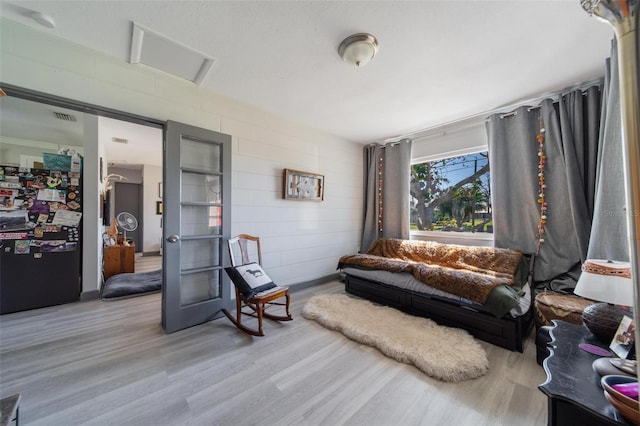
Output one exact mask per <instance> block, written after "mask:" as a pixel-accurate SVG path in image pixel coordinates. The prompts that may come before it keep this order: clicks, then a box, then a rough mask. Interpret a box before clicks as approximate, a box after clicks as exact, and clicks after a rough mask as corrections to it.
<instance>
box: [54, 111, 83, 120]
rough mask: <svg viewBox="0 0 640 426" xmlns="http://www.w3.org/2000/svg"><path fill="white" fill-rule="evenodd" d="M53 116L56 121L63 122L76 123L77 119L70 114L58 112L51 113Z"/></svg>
mask: <svg viewBox="0 0 640 426" xmlns="http://www.w3.org/2000/svg"><path fill="white" fill-rule="evenodd" d="M53 115H54V116H55V117H56V118H57V119H58V120H64V121H74V122H75V121H78V119H77V118H76V116H75V115H71V114H67V113H66V112H58V111H53Z"/></svg>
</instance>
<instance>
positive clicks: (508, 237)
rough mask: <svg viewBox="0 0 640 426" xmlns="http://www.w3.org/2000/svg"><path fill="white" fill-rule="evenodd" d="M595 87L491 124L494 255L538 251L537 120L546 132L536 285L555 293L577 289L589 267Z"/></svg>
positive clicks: (596, 112)
mask: <svg viewBox="0 0 640 426" xmlns="http://www.w3.org/2000/svg"><path fill="white" fill-rule="evenodd" d="M600 109H601V108H600V94H599V89H598V87H597V86H596V87H592V88H589V89H587V90H586V91H585V92H584V93H583V92H582V91H580V90H577V91H572V92H569V93H566V94H563V95H561V96H560V97H559V100H558V102H557V103H554V102H553V100H551V99H545V100H543V101H542V102H541V104H540V106H539V107H538V108H528V107H520V108H518V109H517V110H516V111H515V114H514V115H509V116H508V117H504V116H502V115H500V114H494V115H493V116H491V117H490V118H489V119H488V122H487V132H488V140H489V162H490V164H491V198H492V204H493V224H494V239H495V245H496V247H508V248H514V249H519V250H522V251H524V252H529V253H533V252H535V251H536V247H537V240H538V238H537V226H538V222H539V220H540V205H539V204H538V202H537V199H538V193H539V186H538V142H537V140H536V135H537V133H538V129H539V118H540V116H541V117H542V119H543V123H544V128H545V130H546V131H545V133H544V137H545V155H546V158H547V159H546V164H545V169H544V174H545V183H546V185H547V188H546V191H545V200H546V202H547V211H546V214H547V223H546V225H545V233H544V236H543V238H544V243H543V244H542V245H541V249H540V252H539V253H538V256H537V257H536V264H535V270H534V278H535V280H536V281H538V282H545V285H546V286H548V287H549V288H552V289H554V290H561V291H570V290H571V289H572V288H573V287H575V281H576V280H577V277H578V276H579V270H580V265H581V263H582V262H583V261H584V260H585V259H586V254H587V247H588V241H589V233H590V229H591V217H592V214H593V188H594V185H595V175H596V153H597V146H598V136H599V123H600Z"/></svg>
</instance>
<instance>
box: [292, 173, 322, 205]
mask: <svg viewBox="0 0 640 426" xmlns="http://www.w3.org/2000/svg"><path fill="white" fill-rule="evenodd" d="M282 198H284V199H285V200H300V201H323V200H324V175H319V174H316V173H311V172H303V171H301V170H293V169H284V171H283V173H282Z"/></svg>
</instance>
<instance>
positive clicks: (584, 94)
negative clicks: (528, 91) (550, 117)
mask: <svg viewBox="0 0 640 426" xmlns="http://www.w3.org/2000/svg"><path fill="white" fill-rule="evenodd" d="M593 86H594V85H591V86H588V87H585V89H588V88H589V87H593ZM574 90H577V89H574ZM570 91H571V90H570ZM563 93H566V92H563ZM559 96H560V95H559ZM582 96H587V91H586V90H584V91H583V92H582ZM545 99H546V98H545ZM552 99H553V98H552ZM540 102H542V100H541V101H540ZM558 102H560V100H559V99H555V100H554V101H553V103H554V104H557V103H558ZM541 107H542V105H534V106H530V107H529V108H527V112H531V111H533V110H534V109H539V108H541ZM518 108H519V107H518ZM512 115H518V110H517V109H515V110H514V111H511V112H506V113H504V114H500V118H506V117H511V116H512Z"/></svg>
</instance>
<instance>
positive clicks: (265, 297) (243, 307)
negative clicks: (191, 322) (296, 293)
mask: <svg viewBox="0 0 640 426" xmlns="http://www.w3.org/2000/svg"><path fill="white" fill-rule="evenodd" d="M228 246H229V258H230V259H231V266H232V268H230V269H233V268H235V267H238V266H242V265H248V264H251V263H252V262H255V261H256V260H257V264H258V265H260V266H262V252H261V250H260V238H259V237H254V236H252V235H248V234H240V235H238V236H237V237H234V238H231V239H229V241H228ZM259 269H261V268H259ZM227 272H228V273H229V270H227ZM262 272H263V271H262ZM262 272H261V273H262ZM229 276H230V277H231V279H232V281H233V282H234V287H235V289H236V315H235V317H234V316H233V315H232V314H231V313H230V312H229V311H227V310H226V309H223V310H222V312H223V313H224V314H225V315H226V316H227V318H229V320H230V321H231V322H233V323H234V324H235V326H236V327H238V328H239V329H240V330H242V331H244V332H245V333H247V334H250V335H252V336H264V332H263V330H262V318H263V317H264V318H268V319H271V320H275V321H291V320H293V317H292V316H291V313H290V312H289V302H290V296H289V287H280V286H275V285H274V286H273V287H272V288H269V289H267V290H264V291H259V292H257V293H253V292H249V293H248V292H247V291H246V290H247V288H246V287H244V286H243V287H241V288H239V287H240V286H239V285H238V283H237V282H236V281H237V280H236V279H234V278H235V277H234V276H233V275H232V274H231V273H229ZM265 276H266V274H265ZM269 281H270V280H269ZM283 297H284V298H285V302H278V301H277V300H278V299H281V298H283ZM270 305H277V306H284V311H285V314H286V315H274V314H271V313H269V312H266V309H267V307H269V306H270ZM243 315H247V316H251V317H254V318H257V319H258V328H257V329H254V328H250V327H247V326H246V325H244V324H243V323H242V316H243Z"/></svg>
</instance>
